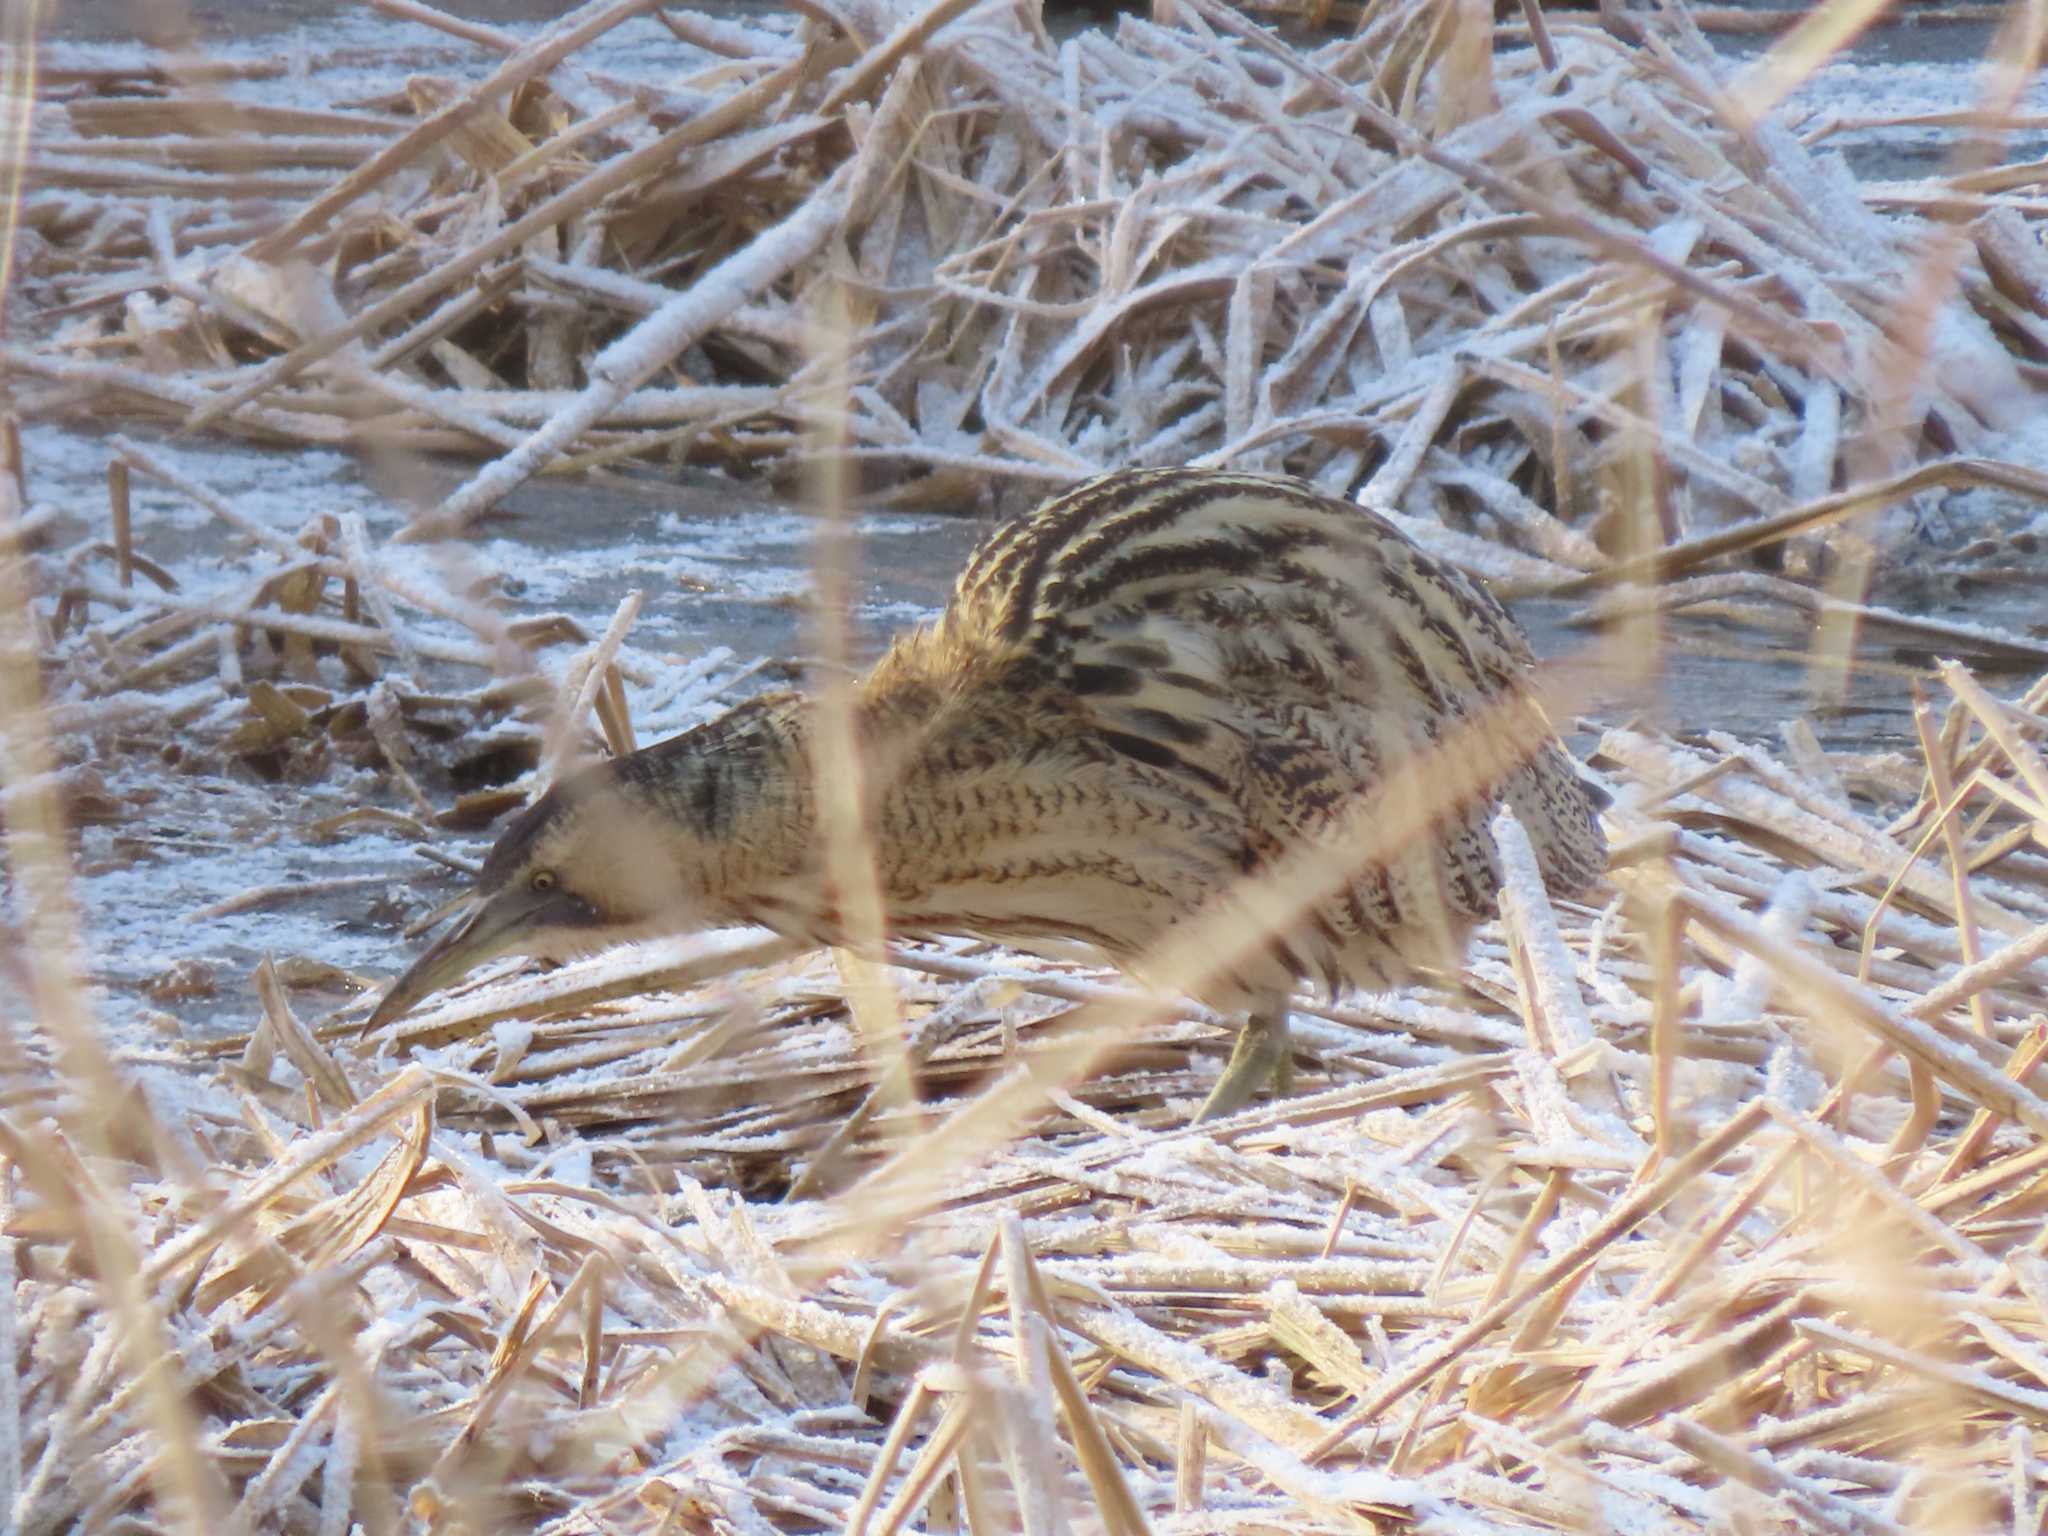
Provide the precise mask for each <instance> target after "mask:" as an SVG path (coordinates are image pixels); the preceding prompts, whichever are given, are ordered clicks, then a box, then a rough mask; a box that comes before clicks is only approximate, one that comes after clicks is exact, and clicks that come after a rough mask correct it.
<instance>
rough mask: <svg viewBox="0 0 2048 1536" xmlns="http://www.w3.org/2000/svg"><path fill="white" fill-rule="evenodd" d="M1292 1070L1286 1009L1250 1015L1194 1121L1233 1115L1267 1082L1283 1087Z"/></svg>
mask: <svg viewBox="0 0 2048 1536" xmlns="http://www.w3.org/2000/svg"><path fill="white" fill-rule="evenodd" d="M1293 1069H1294V1052H1293V1050H1292V1049H1291V1048H1290V1047H1289V1045H1288V1043H1287V1012H1286V1010H1285V1009H1276V1010H1275V1011H1274V1012H1272V1013H1255V1014H1253V1015H1252V1016H1251V1017H1250V1018H1248V1019H1246V1020H1245V1021H1244V1027H1243V1028H1242V1029H1240V1030H1239V1031H1238V1032H1237V1044H1236V1045H1235V1046H1234V1047H1232V1049H1231V1052H1230V1060H1229V1061H1227V1062H1226V1063H1224V1066H1223V1075H1222V1076H1221V1077H1219V1078H1217V1079H1216V1086H1215V1087H1214V1088H1212V1089H1210V1090H1209V1097H1208V1098H1207V1099H1206V1100H1205V1101H1204V1102H1203V1104H1202V1108H1201V1110H1200V1111H1199V1112H1198V1113H1197V1114H1196V1116H1195V1118H1194V1123H1195V1124H1196V1125H1202V1124H1204V1123H1205V1122H1207V1121H1210V1120H1220V1119H1222V1118H1223V1117H1224V1116H1225V1115H1230V1114H1235V1113H1236V1112H1237V1111H1238V1110H1240V1109H1242V1108H1243V1107H1244V1106H1245V1105H1246V1104H1248V1103H1250V1102H1251V1098H1252V1095H1253V1094H1255V1093H1257V1092H1258V1091H1259V1090H1260V1089H1261V1088H1263V1087H1265V1086H1266V1084H1267V1083H1269V1082H1270V1083H1272V1084H1273V1086H1275V1087H1276V1088H1280V1089H1282V1090H1285V1089H1286V1087H1287V1086H1288V1084H1289V1083H1290V1082H1291V1081H1292V1080H1293V1077H1294V1070H1293Z"/></svg>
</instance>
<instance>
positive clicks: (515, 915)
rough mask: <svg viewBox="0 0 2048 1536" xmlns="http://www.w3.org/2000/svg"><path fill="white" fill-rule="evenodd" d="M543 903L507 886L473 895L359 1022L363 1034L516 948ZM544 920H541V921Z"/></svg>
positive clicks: (531, 894)
mask: <svg viewBox="0 0 2048 1536" xmlns="http://www.w3.org/2000/svg"><path fill="white" fill-rule="evenodd" d="M547 906H548V898H547V896H546V895H545V894H540V893H536V892H533V891H529V890H527V889H525V888H524V887H512V886H508V887H507V888H506V889H504V890H502V891H499V892H497V893H496V894H495V895H492V896H488V897H478V898H475V899H474V900H473V901H472V902H471V903H470V905H469V907H468V909H467V910H466V911H464V912H462V913H461V914H460V915H459V916H458V917H457V918H456V919H455V921H454V923H453V924H452V925H451V926H450V927H449V928H448V930H447V931H446V932H445V933H443V934H442V935H441V936H440V937H439V938H438V939H436V940H434V942H433V943H432V944H430V945H428V946H427V951H426V953H425V954H423V955H421V956H420V957H419V959H417V960H415V961H413V963H412V964H411V965H410V966H408V967H407V968H406V972H405V974H404V975H403V976H401V977H399V978H398V980H396V981H394V982H393V983H392V984H391V987H390V989H389V990H388V991H387V992H385V994H384V996H383V997H382V999H380V1000H379V1001H378V1004H377V1006H376V1008H375V1009H373V1010H372V1011H371V1013H370V1017H369V1019H368V1020H367V1021H365V1023H364V1024H363V1033H364V1034H366V1035H367V1034H369V1033H370V1032H371V1031H373V1030H378V1029H382V1028H383V1027H384V1026H385V1025H386V1024H389V1023H391V1022H392V1021H393V1020H394V1019H399V1018H403V1017H404V1016H405V1015H406V1014H407V1013H409V1012H411V1011H412V1009H413V1007H414V1005H415V1004H417V1003H418V1002H419V1001H420V999H422V998H424V997H427V996H429V995H431V994H432V993H435V992H438V991H440V990H441V989H442V988H443V987H445V986H447V985H448V984H449V983H450V982H452V981H459V980H460V979H461V978H462V977H463V976H464V975H465V974H466V973H468V972H469V971H470V970H472V969H474V968H475V967H477V966H479V965H482V964H483V963H484V962H485V961H486V960H495V959H496V958H497V957H498V956H499V955H502V954H505V953H507V952H509V951H512V950H515V949H517V948H519V946H520V943H521V941H522V939H524V938H525V937H526V936H527V935H529V934H531V933H532V932H533V931H534V929H535V927H536V926H537V923H536V919H541V918H542V915H543V913H544V911H545V909H546V908H547ZM543 920H544V919H543Z"/></svg>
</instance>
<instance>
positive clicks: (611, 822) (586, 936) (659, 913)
mask: <svg viewBox="0 0 2048 1536" xmlns="http://www.w3.org/2000/svg"><path fill="white" fill-rule="evenodd" d="M625 761H630V760H625ZM690 830H691V829H689V828H687V827H684V826H680V825H678V824H677V823H676V819H675V818H674V817H672V816H669V815H666V814H664V811H663V809H662V805H661V801H660V799H659V797H657V796H654V795H650V794H649V793H648V792H647V789H646V786H645V783H644V780H643V779H642V778H641V777H640V776H637V775H635V774H633V773H632V772H630V771H626V772H621V764H620V763H616V762H614V763H604V764H600V765H599V766H597V767H595V768H590V769H586V770H584V771H583V772H581V773H578V774H576V775H574V776H573V777H571V778H567V779H565V780H563V781H562V782H561V783H560V784H557V785H556V786H555V787H554V788H553V789H551V790H549V791H548V792H547V793H546V794H545V795H543V796H542V797H541V798H540V799H539V800H537V801H535V802H534V803H533V804H532V805H531V806H529V807H527V809H526V810H525V811H523V812H521V813H520V815H519V817H518V818H517V819H516V820H515V821H513V823H512V824H511V825H510V826H508V827H507V828H506V829H505V831H504V833H503V835H502V836H500V837H499V839H498V842H497V845H496V846H495V847H494V848H492V849H491V853H490V857H489V858H487V859H486V860H485V861H484V867H483V870H482V872H481V873H479V874H478V876H477V881H476V888H475V889H474V890H473V891H472V892H471V893H470V896H469V899H468V901H467V903H466V904H465V905H464V906H463V908H462V910H461V912H460V915H458V916H457V917H456V918H455V920H454V922H453V924H452V925H451V926H450V927H449V928H448V930H447V931H446V932H444V933H443V934H442V935H441V936H440V937H439V938H437V939H436V940H435V941H434V942H433V944H432V945H430V946H429V947H428V949H427V951H426V953H425V954H423V955H421V956H420V957H419V958H418V959H417V960H415V961H414V962H413V963H412V965H411V967H410V968H409V969H408V970H407V971H406V972H405V974H404V975H403V976H400V977H399V978H398V980H397V981H396V982H394V983H392V986H391V989H390V990H389V991H388V992H386V993H385V994H384V997H383V1000H382V1001H380V1002H379V1003H378V1004H377V1007H376V1010H375V1011H374V1012H373V1013H372V1014H371V1015H370V1018H369V1021H368V1023H367V1024H365V1026H364V1028H365V1030H372V1029H377V1028H380V1027H381V1026H383V1025H385V1024H388V1023H390V1022H391V1021H392V1020H393V1019H396V1018H398V1017H400V1016H401V1015H403V1014H404V1013H406V1012H407V1011H408V1010H409V1009H411V1008H412V1006H413V1005H414V1004H415V1003H417V1002H419V1001H420V1000H421V999H422V998H424V997H426V996H427V995H428V994H429V993H432V992H437V991H439V990H440V989H441V988H442V987H444V986H447V985H448V984H449V983H450V982H453V981H456V980H458V979H459V978H460V977H461V976H462V975H463V974H464V973H465V972H467V971H469V970H470V969H472V968H473V967H475V966H477V965H480V964H482V963H483V962H484V961H486V960H492V959H495V958H497V957H498V956H500V955H510V954H523V955H534V956H538V957H540V958H541V959H545V960H554V961H561V960H567V959H570V958H572V957H574V956H576V955H582V954H591V953H594V952H596V951H598V950H602V949H606V948H608V947H610V946H611V945H613V944H619V943H623V942H625V941H626V940H628V939H636V938H646V937H650V936H652V935H655V934H661V933H673V932H676V931H678V930H681V929H684V928H688V927H690V926H692V925H694V924H695V923H697V922H700V921H702V920H703V916H704V914H703V913H702V912H701V910H700V908H701V905H702V903H701V900H700V899H698V893H696V892H693V889H692V888H693V887H695V886H698V885H700V881H699V880H697V879H693V878H692V874H693V873H694V872H693V871H692V870H691V869H690V865H691V864H692V863H693V862H694V861H693V860H692V859H691V858H690V856H689V854H690V850H689V849H687V848H685V847H682V846H679V845H680V844H681V843H682V842H684V841H686V840H687V834H688V833H689V831H690Z"/></svg>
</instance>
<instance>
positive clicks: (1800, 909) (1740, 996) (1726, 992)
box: [1700, 869, 1813, 1024]
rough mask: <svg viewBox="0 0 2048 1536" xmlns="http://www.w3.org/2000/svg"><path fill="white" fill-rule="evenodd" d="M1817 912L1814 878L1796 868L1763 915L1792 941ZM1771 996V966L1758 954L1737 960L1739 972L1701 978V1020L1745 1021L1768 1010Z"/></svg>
mask: <svg viewBox="0 0 2048 1536" xmlns="http://www.w3.org/2000/svg"><path fill="white" fill-rule="evenodd" d="M1812 916H1813V882H1812V881H1811V880H1809V879H1807V878H1806V875H1805V873H1804V871H1801V870H1797V869H1792V870H1787V871H1786V872H1785V876H1784V878H1783V879H1782V880H1780V881H1779V882H1778V888H1777V889H1776V890H1775V891H1773V892H1772V893H1771V899H1770V901H1769V903H1768V904H1766V906H1765V907H1764V910H1763V913H1762V915H1761V917H1760V919H1759V921H1761V922H1762V923H1763V925H1764V928H1765V930H1766V931H1767V932H1769V933H1770V934H1772V935H1773V936H1774V937H1776V938H1779V939H1782V940H1784V941H1785V942H1786V943H1788V944H1790V943H1793V942H1795V941H1796V940H1797V939H1798V937H1799V935H1800V934H1801V933H1803V932H1804V931H1805V929H1806V924H1807V922H1808V920H1809V919H1811V918H1812ZM1770 997H1771V968H1770V967H1769V966H1768V965H1766V964H1765V963H1764V962H1763V961H1762V960H1759V959H1758V958H1757V957H1756V956H1755V955H1744V956H1743V957H1742V958H1741V959H1740V960H1738V961H1736V963H1735V974H1734V975H1733V976H1732V977H1728V978H1723V977H1720V976H1717V975H1715V974H1714V973H1713V972H1711V971H1710V972H1708V973H1707V974H1706V975H1705V976H1703V977H1701V978H1700V1022H1701V1023H1702V1024H1741V1023H1746V1022H1749V1021H1750V1020H1753V1019H1755V1018H1756V1016H1757V1015H1758V1014H1760V1013H1762V1012H1763V1011H1764V1006H1765V1004H1767V1003H1768V1002H1769V1001H1770Z"/></svg>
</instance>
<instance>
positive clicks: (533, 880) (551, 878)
mask: <svg viewBox="0 0 2048 1536" xmlns="http://www.w3.org/2000/svg"><path fill="white" fill-rule="evenodd" d="M526 888H527V889H528V890H530V891H532V892H533V893H534V895H536V896H545V895H546V894H547V893H548V892H549V891H552V890H553V889H554V888H555V872H554V871H553V870H552V869H536V870H535V871H534V872H533V874H532V876H531V877H530V878H528V880H527V882H526Z"/></svg>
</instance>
